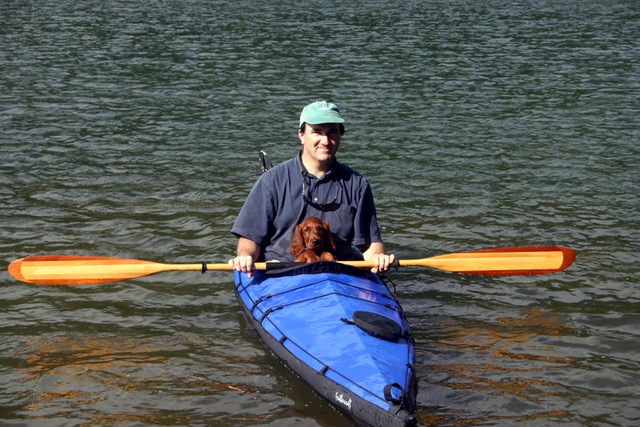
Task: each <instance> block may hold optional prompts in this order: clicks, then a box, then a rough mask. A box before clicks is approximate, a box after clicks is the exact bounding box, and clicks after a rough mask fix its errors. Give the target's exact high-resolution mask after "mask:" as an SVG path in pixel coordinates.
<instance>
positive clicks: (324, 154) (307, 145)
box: [298, 123, 341, 162]
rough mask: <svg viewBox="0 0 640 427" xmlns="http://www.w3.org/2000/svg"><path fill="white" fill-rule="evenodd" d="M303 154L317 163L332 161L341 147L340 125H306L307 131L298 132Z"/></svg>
mask: <svg viewBox="0 0 640 427" xmlns="http://www.w3.org/2000/svg"><path fill="white" fill-rule="evenodd" d="M298 136H299V137H300V143H301V144H302V150H303V153H304V154H306V155H308V156H310V157H312V158H313V159H315V160H317V161H320V162H322V161H327V160H330V159H332V158H333V157H334V156H335V155H336V153H337V152H338V148H339V147H340V139H341V135H340V125H339V124H338V123H324V124H320V125H310V124H308V123H307V124H306V125H305V130H304V132H302V131H301V130H298Z"/></svg>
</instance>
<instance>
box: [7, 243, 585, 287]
mask: <svg viewBox="0 0 640 427" xmlns="http://www.w3.org/2000/svg"><path fill="white" fill-rule="evenodd" d="M575 257H576V255H575V253H574V252H573V251H572V250H571V249H567V248H564V247H561V246H523V247H516V248H502V249H481V250H476V251H469V252H459V253H451V254H446V255H438V256H433V257H429V258H422V259H405V260H402V259H400V260H397V261H396V265H397V266H398V267H429V268H434V269H437V270H443V271H450V272H454V273H466V274H485V275H492V276H514V275H530V274H545V273H555V272H558V271H562V270H564V269H565V268H567V267H569V266H570V265H571V264H572V263H573V260H574V259H575ZM338 262H340V263H342V264H347V265H351V266H354V267H361V268H372V267H374V264H373V262H371V261H338ZM297 265H300V264H299V263H280V262H259V263H256V269H258V270H270V269H280V268H286V267H292V266H297ZM230 270H233V268H232V267H231V266H230V265H229V264H226V263H224V264H223V263H219V264H207V263H198V264H163V263H158V262H152V261H142V260H137V259H128V258H108V257H94V256H68V255H47V256H34V257H27V258H22V259H19V260H16V261H13V262H12V263H11V264H9V273H10V274H11V275H12V276H13V277H15V278H16V279H18V280H20V281H22V282H27V283H36V284H41V285H92V284H97V283H106V282H118V281H122V280H128V279H135V278H137V277H142V276H148V275H150V274H156V273H162V272H167V271H203V272H204V271H230Z"/></svg>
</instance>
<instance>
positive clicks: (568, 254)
mask: <svg viewBox="0 0 640 427" xmlns="http://www.w3.org/2000/svg"><path fill="white" fill-rule="evenodd" d="M575 258H576V254H575V252H574V251H572V250H571V249H568V248H564V247H561V246H522V247H516V248H500V249H480V250H476V251H469V252H459V253H452V254H446V255H439V256H434V257H431V258H424V259H419V260H405V261H403V260H400V261H399V264H400V266H422V267H430V268H435V269H438V270H444V271H451V272H455V273H465V274H485V275H491V276H516V275H530V274H547V273H556V272H558V271H562V270H564V269H565V268H567V267H569V266H570V265H571V264H572V263H573V261H574V260H575Z"/></svg>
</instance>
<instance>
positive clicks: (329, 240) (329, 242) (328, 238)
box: [323, 222, 336, 254]
mask: <svg viewBox="0 0 640 427" xmlns="http://www.w3.org/2000/svg"><path fill="white" fill-rule="evenodd" d="M323 225H324V247H325V250H327V251H328V252H331V253H332V254H333V253H335V251H336V244H335V242H334V241H333V234H331V228H330V227H329V223H327V222H325V223H323Z"/></svg>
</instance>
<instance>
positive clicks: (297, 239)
mask: <svg viewBox="0 0 640 427" xmlns="http://www.w3.org/2000/svg"><path fill="white" fill-rule="evenodd" d="M306 249H310V250H312V251H314V252H315V253H317V254H318V255H319V254H321V253H322V252H331V253H334V252H335V250H336V244H335V243H334V241H333V236H332V235H331V229H330V227H329V224H328V223H326V222H324V221H322V220H321V219H320V218H318V217H315V216H311V217H309V218H307V219H305V220H304V221H302V222H301V223H300V224H298V225H297V226H296V229H295V231H294V233H293V238H292V239H291V249H290V251H289V252H290V253H291V255H293V256H297V255H299V254H300V253H301V252H302V251H304V250H306Z"/></svg>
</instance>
